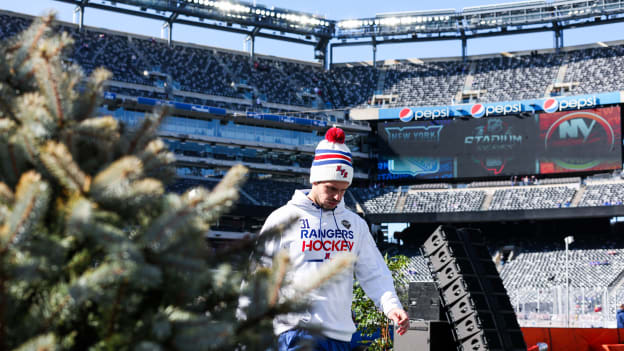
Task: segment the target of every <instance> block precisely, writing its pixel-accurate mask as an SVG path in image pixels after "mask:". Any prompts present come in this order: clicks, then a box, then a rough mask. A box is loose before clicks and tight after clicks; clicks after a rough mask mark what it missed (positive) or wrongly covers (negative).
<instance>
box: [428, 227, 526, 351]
mask: <svg viewBox="0 0 624 351" xmlns="http://www.w3.org/2000/svg"><path fill="white" fill-rule="evenodd" d="M422 251H423V255H424V256H425V257H426V259H427V261H428V267H429V270H430V271H431V275H432V276H433V277H434V281H435V283H436V284H437V288H438V291H439V295H440V298H441V303H442V307H443V309H444V311H445V312H446V315H447V317H448V321H449V322H450V323H451V325H452V329H453V334H454V337H455V341H456V343H457V346H458V349H459V350H463V351H490V350H491V351H494V350H505V351H513V350H526V345H525V342H524V338H523V337H522V331H521V330H520V327H519V325H518V321H517V319H516V315H515V313H514V310H513V308H512V306H511V303H510V302H509V297H508V295H507V292H506V290H505V287H504V286H503V283H502V280H501V279H500V276H499V274H498V271H497V270H496V267H495V265H494V262H492V258H491V256H490V254H489V252H488V250H487V247H486V246H485V243H484V241H483V238H482V236H481V232H480V231H479V230H476V229H455V228H453V227H450V226H440V227H438V228H437V229H436V231H435V232H434V233H433V234H432V235H431V236H430V237H429V238H428V239H427V240H426V241H425V243H424V244H423V246H422Z"/></svg>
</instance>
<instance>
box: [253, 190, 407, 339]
mask: <svg viewBox="0 0 624 351" xmlns="http://www.w3.org/2000/svg"><path fill="white" fill-rule="evenodd" d="M308 192H309V190H297V191H295V194H294V195H293V197H292V199H291V200H290V201H289V202H288V203H287V204H286V205H285V206H282V207H280V208H279V209H277V210H275V211H274V212H273V213H271V215H270V216H269V217H268V218H267V220H266V222H265V223H264V226H263V228H262V231H261V233H262V232H265V231H266V230H267V229H269V228H272V227H274V226H276V225H279V224H281V223H283V222H284V221H285V220H287V219H288V218H292V217H293V216H298V217H299V225H294V226H292V227H291V228H290V229H289V230H287V231H285V232H284V233H283V234H282V235H281V236H279V237H277V238H275V239H274V240H272V241H270V242H268V243H267V246H266V253H267V254H268V255H270V256H272V255H274V254H275V253H277V252H278V251H279V250H281V249H284V250H287V251H288V252H289V254H290V260H291V263H292V265H293V267H292V275H291V276H289V278H290V279H291V280H292V283H293V284H294V285H295V286H296V285H298V284H301V283H304V282H306V280H307V279H308V277H313V276H314V275H315V274H316V272H317V271H318V269H319V267H320V266H321V265H322V264H323V263H324V262H325V261H326V260H328V259H331V257H332V256H333V255H335V254H337V253H339V252H341V251H350V252H351V253H353V254H354V255H355V256H356V261H355V265H354V266H353V267H351V268H350V269H348V271H347V272H342V273H340V274H338V276H337V277H335V278H334V279H332V280H331V281H329V282H328V283H327V284H325V285H324V286H322V287H321V288H319V289H317V290H315V291H314V292H312V293H311V294H310V295H309V296H308V298H309V301H310V303H311V304H310V308H309V310H308V311H307V312H306V313H297V314H295V313H291V314H288V315H282V316H278V317H277V318H276V319H275V320H274V327H275V333H276V334H277V335H279V334H281V333H283V332H285V331H287V330H289V329H293V328H295V327H297V326H311V327H321V328H322V333H323V335H325V336H326V337H329V338H332V339H336V340H342V341H350V340H351V335H352V334H353V332H355V329H356V328H355V325H354V324H353V320H352V318H351V301H352V300H353V276H354V274H355V277H356V279H357V280H358V281H359V283H360V285H361V286H362V288H363V289H364V291H365V292H366V295H368V296H369V297H370V298H371V299H372V300H373V301H374V302H375V305H376V306H377V307H381V309H382V311H383V312H384V313H385V314H386V315H388V312H390V311H391V310H392V309H394V308H402V306H401V303H400V302H399V299H398V297H397V295H396V292H395V290H394V284H393V280H392V275H391V273H390V271H389V270H388V267H387V266H386V263H385V262H384V259H383V257H382V256H381V253H379V250H378V249H377V246H376V245H375V242H374V241H373V237H372V236H371V234H370V231H369V230H368V225H367V224H366V222H365V221H364V220H363V219H362V218H360V217H359V216H358V215H357V214H355V213H353V212H351V211H349V210H347V209H346V208H345V207H344V204H343V202H340V204H339V205H338V206H337V207H336V209H334V210H323V209H321V208H320V207H318V206H317V205H316V204H315V203H314V202H313V201H312V200H310V199H309V198H308V197H307V194H308ZM283 293H284V294H287V293H285V292H283Z"/></svg>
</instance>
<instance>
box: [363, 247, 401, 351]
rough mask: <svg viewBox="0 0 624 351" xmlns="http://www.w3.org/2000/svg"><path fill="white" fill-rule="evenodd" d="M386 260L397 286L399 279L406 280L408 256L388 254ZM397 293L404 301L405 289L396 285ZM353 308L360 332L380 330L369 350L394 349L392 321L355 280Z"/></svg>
mask: <svg viewBox="0 0 624 351" xmlns="http://www.w3.org/2000/svg"><path fill="white" fill-rule="evenodd" d="M384 260H385V261H386V264H387V265H388V269H389V270H390V272H391V273H392V278H393V279H394V281H395V286H396V283H397V282H398V281H402V280H404V278H405V277H404V275H405V274H404V273H403V269H404V268H405V267H407V263H408V258H407V256H403V255H396V256H392V257H388V254H386V255H384ZM396 289H397V294H398V295H399V298H400V299H401V300H402V301H403V300H404V299H403V298H402V297H403V296H402V295H404V293H405V292H404V291H402V290H401V289H400V287H399V286H397V287H396ZM351 310H352V311H353V312H354V314H355V324H356V326H357V330H358V332H360V333H361V334H362V335H363V336H366V337H371V336H373V334H375V333H376V332H377V331H380V332H381V334H380V337H379V338H377V339H375V340H373V341H372V342H370V343H369V344H368V345H367V346H368V350H370V351H385V350H392V339H391V335H390V330H389V328H390V323H392V321H390V320H389V319H388V318H386V316H385V315H384V314H383V312H382V311H380V310H379V309H378V308H377V307H376V306H375V303H374V302H373V300H371V299H369V298H368V296H366V293H364V290H363V289H362V287H361V286H360V285H359V284H358V283H357V282H355V284H354V285H353V303H352V305H351Z"/></svg>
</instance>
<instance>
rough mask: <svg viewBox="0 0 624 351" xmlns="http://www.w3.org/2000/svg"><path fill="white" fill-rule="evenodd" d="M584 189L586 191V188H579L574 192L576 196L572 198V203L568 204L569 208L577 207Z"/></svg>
mask: <svg viewBox="0 0 624 351" xmlns="http://www.w3.org/2000/svg"><path fill="white" fill-rule="evenodd" d="M585 189H586V187H584V186H579V188H578V190H576V194H575V195H574V198H572V203H570V207H576V206H578V204H579V202H581V199H582V198H583V194H584V193H585Z"/></svg>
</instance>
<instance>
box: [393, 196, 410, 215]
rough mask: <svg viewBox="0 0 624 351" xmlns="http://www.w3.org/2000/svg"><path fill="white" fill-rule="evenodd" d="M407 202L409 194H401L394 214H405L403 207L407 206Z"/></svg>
mask: <svg viewBox="0 0 624 351" xmlns="http://www.w3.org/2000/svg"><path fill="white" fill-rule="evenodd" d="M405 200H407V192H400V193H399V198H398V199H397V202H396V205H395V206H394V212H396V213H401V212H403V207H404V206H405Z"/></svg>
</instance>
